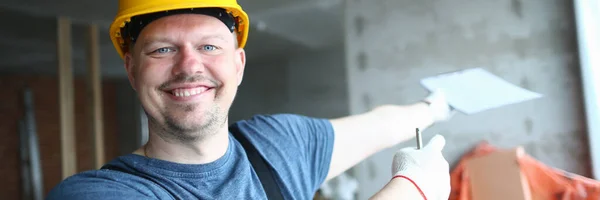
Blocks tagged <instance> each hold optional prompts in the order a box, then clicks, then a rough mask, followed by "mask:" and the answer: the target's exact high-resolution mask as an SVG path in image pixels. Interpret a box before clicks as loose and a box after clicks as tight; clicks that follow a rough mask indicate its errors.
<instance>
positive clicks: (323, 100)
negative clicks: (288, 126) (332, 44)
mask: <svg viewBox="0 0 600 200" xmlns="http://www.w3.org/2000/svg"><path fill="white" fill-rule="evenodd" d="M344 56H345V55H344V51H343V50H342V49H341V47H339V48H331V49H322V50H314V51H303V52H298V53H295V54H292V55H289V56H288V57H265V58H263V59H261V60H249V61H248V64H247V66H246V70H245V72H244V80H243V82H242V85H241V86H240V87H239V89H238V95H237V97H236V100H235V102H234V104H233V106H232V108H231V110H230V118H229V120H230V123H232V122H234V121H237V120H241V119H247V118H249V117H251V116H252V115H256V114H275V113H295V114H302V115H308V116H313V117H339V116H343V115H346V114H348V95H347V92H346V91H347V85H346V72H345V65H344Z"/></svg>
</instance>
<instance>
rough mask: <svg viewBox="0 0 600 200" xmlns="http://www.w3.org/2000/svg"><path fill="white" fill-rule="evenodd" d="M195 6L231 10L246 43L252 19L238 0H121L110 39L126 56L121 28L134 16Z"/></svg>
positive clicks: (241, 44) (239, 33) (237, 29)
mask: <svg viewBox="0 0 600 200" xmlns="http://www.w3.org/2000/svg"><path fill="white" fill-rule="evenodd" d="M188 8H189V9H193V8H222V9H225V10H226V11H227V12H229V13H230V14H231V15H232V16H233V17H234V18H235V23H236V25H237V28H236V30H235V31H236V33H237V40H238V44H239V47H240V48H243V47H244V45H246V40H247V39H248V29H249V24H250V20H249V19H248V14H246V12H244V10H242V7H241V6H240V5H239V4H238V3H237V0H119V12H118V13H117V16H116V17H115V19H114V21H113V23H112V24H111V26H110V30H109V33H110V39H111V40H112V42H113V45H114V46H115V48H116V49H117V52H118V53H119V55H120V56H121V58H123V57H124V54H125V51H127V49H126V48H127V46H126V44H125V39H124V38H123V37H122V35H123V33H121V29H122V28H123V27H125V25H126V24H127V23H128V22H130V21H131V18H132V17H135V16H139V15H144V14H149V13H155V12H160V11H169V10H179V9H188Z"/></svg>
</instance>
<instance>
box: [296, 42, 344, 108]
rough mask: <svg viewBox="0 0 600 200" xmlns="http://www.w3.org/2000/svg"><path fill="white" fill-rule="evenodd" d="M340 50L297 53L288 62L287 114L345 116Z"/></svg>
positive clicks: (341, 52)
mask: <svg viewBox="0 0 600 200" xmlns="http://www.w3.org/2000/svg"><path fill="white" fill-rule="evenodd" d="M344 56H345V53H344V50H343V47H332V48H328V49H322V50H316V51H310V52H301V53H298V54H296V55H294V56H293V57H291V58H290V59H289V64H288V65H287V67H288V70H287V80H288V81H287V83H288V90H287V91H286V93H287V95H288V97H289V104H288V111H291V112H293V113H296V114H302V115H308V116H313V117H325V118H333V117H341V116H345V115H347V114H348V113H349V107H348V86H347V83H346V79H347V78H346V65H345V59H344V58H345V57H344Z"/></svg>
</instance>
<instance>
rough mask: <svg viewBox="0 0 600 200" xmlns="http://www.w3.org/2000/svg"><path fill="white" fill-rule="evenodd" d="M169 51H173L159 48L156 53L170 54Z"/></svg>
mask: <svg viewBox="0 0 600 200" xmlns="http://www.w3.org/2000/svg"><path fill="white" fill-rule="evenodd" d="M169 51H171V49H169V48H159V49H157V50H156V53H168V52H169Z"/></svg>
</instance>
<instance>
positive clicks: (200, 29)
mask: <svg viewBox="0 0 600 200" xmlns="http://www.w3.org/2000/svg"><path fill="white" fill-rule="evenodd" d="M203 35H219V36H228V35H232V33H231V32H230V31H229V29H228V28H227V26H226V25H225V24H224V23H223V22H222V21H220V20H219V19H217V18H215V17H212V16H208V15H201V14H177V15H171V16H166V17H162V18H160V19H157V20H154V21H153V22H152V23H150V24H148V25H147V26H146V27H145V28H144V29H143V30H142V31H141V32H140V39H151V38H154V37H189V36H192V37H197V36H203ZM224 38H231V37H224Z"/></svg>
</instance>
